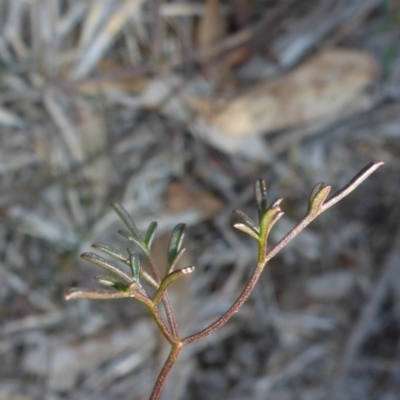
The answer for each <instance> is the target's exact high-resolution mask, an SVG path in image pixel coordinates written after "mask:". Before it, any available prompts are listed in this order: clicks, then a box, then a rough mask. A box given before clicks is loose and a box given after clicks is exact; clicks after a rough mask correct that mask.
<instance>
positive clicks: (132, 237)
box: [118, 229, 147, 251]
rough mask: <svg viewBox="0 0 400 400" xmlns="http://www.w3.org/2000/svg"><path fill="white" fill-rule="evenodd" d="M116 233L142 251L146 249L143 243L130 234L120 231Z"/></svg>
mask: <svg viewBox="0 0 400 400" xmlns="http://www.w3.org/2000/svg"><path fill="white" fill-rule="evenodd" d="M118 233H119V234H120V235H121V236H122V237H124V238H125V239H127V240H129V241H130V242H133V243H135V244H136V245H137V246H138V247H139V248H140V249H142V250H143V251H146V250H147V249H146V247H144V244H143V242H142V241H141V240H140V239H137V238H136V237H134V236H132V235H131V233H130V232H128V231H124V230H122V229H121V230H119V231H118Z"/></svg>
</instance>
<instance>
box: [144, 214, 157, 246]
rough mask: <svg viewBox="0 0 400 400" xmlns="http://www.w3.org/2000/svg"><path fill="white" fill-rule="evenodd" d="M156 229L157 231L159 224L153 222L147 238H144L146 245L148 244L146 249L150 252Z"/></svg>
mask: <svg viewBox="0 0 400 400" xmlns="http://www.w3.org/2000/svg"><path fill="white" fill-rule="evenodd" d="M156 229H157V222H155V221H153V222H152V223H151V224H150V225H149V227H148V229H147V232H146V236H145V238H144V243H145V244H146V247H147V249H148V250H150V248H151V243H152V242H153V239H154V235H155V233H156Z"/></svg>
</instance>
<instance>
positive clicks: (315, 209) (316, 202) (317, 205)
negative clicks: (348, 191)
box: [308, 185, 331, 215]
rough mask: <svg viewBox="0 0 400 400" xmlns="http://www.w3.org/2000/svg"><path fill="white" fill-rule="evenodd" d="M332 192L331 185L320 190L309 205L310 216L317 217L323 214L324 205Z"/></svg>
mask: <svg viewBox="0 0 400 400" xmlns="http://www.w3.org/2000/svg"><path fill="white" fill-rule="evenodd" d="M314 189H315V187H314ZM314 189H313V191H314ZM330 191H331V186H329V185H326V186H325V185H324V186H322V187H321V188H320V189H319V190H318V192H317V193H316V194H315V196H314V197H313V199H312V200H311V203H310V205H309V211H308V213H309V214H311V215H317V214H319V213H320V212H321V210H322V206H323V205H324V201H325V200H326V198H327V197H328V195H329V192H330Z"/></svg>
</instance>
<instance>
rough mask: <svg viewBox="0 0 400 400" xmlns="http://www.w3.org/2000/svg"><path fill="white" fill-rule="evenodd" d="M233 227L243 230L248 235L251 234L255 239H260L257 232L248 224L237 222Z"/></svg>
mask: <svg viewBox="0 0 400 400" xmlns="http://www.w3.org/2000/svg"><path fill="white" fill-rule="evenodd" d="M233 227H234V228H235V229H237V230H238V231H242V232H244V233H247V234H248V235H250V236H251V237H253V238H254V239H257V240H258V239H259V237H258V235H257V233H255V232H254V231H253V229H251V228H249V227H248V226H247V225H245V224H240V223H236V224H233Z"/></svg>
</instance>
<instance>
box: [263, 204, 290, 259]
mask: <svg viewBox="0 0 400 400" xmlns="http://www.w3.org/2000/svg"><path fill="white" fill-rule="evenodd" d="M275 203H276V202H275ZM279 203H280V201H279ZM279 203H278V205H276V206H275V207H271V208H269V209H268V210H267V212H266V213H265V214H264V215H263V217H262V218H261V222H260V238H259V243H260V245H259V257H260V258H261V259H262V258H264V256H265V254H266V252H267V240H268V235H269V232H270V231H271V228H272V227H273V226H274V225H275V223H276V222H277V221H278V219H279V218H281V217H282V215H283V214H284V213H283V212H282V210H281V208H280V207H279Z"/></svg>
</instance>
